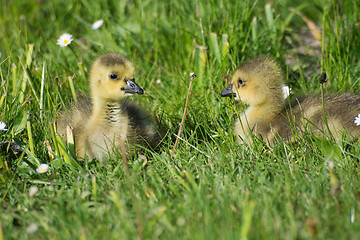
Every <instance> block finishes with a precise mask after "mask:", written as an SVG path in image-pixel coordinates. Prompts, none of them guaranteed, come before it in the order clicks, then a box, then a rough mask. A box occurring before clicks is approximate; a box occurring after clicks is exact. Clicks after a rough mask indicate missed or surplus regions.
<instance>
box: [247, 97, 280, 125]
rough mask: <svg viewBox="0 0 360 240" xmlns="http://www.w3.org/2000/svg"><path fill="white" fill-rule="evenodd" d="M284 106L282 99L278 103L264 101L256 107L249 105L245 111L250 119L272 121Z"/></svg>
mask: <svg viewBox="0 0 360 240" xmlns="http://www.w3.org/2000/svg"><path fill="white" fill-rule="evenodd" d="M283 105H284V101H283V99H281V100H280V101H266V102H263V103H260V104H256V105H250V106H249V108H248V109H247V110H246V115H247V117H248V118H251V119H268V120H270V119H273V118H275V117H276V116H277V115H278V114H279V113H280V112H281V110H282V108H283Z"/></svg>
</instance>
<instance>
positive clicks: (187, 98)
mask: <svg viewBox="0 0 360 240" xmlns="http://www.w3.org/2000/svg"><path fill="white" fill-rule="evenodd" d="M195 78H196V75H195V74H194V73H190V83H189V89H188V93H187V96H186V102H185V108H184V114H183V117H182V119H181V123H180V127H179V131H178V134H177V137H176V140H175V144H174V148H173V150H172V152H171V157H172V156H174V153H175V148H176V145H177V142H178V140H179V138H178V136H179V137H180V134H181V129H182V126H183V125H184V121H185V116H186V110H187V106H188V102H189V96H190V90H191V84H192V81H193V80H194V79H195Z"/></svg>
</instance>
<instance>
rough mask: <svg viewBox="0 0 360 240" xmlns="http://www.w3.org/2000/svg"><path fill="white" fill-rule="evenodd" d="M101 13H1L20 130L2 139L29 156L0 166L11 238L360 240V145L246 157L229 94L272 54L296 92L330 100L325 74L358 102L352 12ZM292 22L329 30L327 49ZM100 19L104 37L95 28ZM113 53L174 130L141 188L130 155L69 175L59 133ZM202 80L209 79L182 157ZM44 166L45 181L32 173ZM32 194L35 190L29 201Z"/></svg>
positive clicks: (0, 114) (83, 4) (358, 11)
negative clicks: (239, 70) (128, 63)
mask: <svg viewBox="0 0 360 240" xmlns="http://www.w3.org/2000/svg"><path fill="white" fill-rule="evenodd" d="M100 2H101V1H58V0H55V1H6V0H0V5H1V6H2V7H1V8H0V39H1V40H0V52H1V57H0V85H1V87H0V97H1V96H3V97H2V98H0V120H1V121H3V122H5V123H6V124H7V128H8V129H9V130H8V131H0V141H1V142H2V141H9V140H11V139H16V141H19V142H21V143H22V144H23V147H24V148H25V149H27V153H28V154H27V156H26V157H24V156H21V157H20V158H12V157H11V156H4V155H1V156H0V166H1V169H0V240H2V239H107V238H110V239H139V238H140V239H141V238H144V239H156V238H161V239H309V238H310V239H311V238H313V239H358V238H359V237H360V219H359V213H360V209H359V206H360V190H359V189H360V179H359V178H360V177H359V176H360V168H359V156H360V143H359V141H358V142H356V143H353V144H352V147H351V148H349V149H346V150H345V147H344V146H340V147H339V146H337V145H336V144H335V143H333V142H331V141H327V140H324V139H320V138H316V137H313V136H311V135H309V136H307V137H306V138H303V135H301V134H300V137H299V138H298V139H297V140H296V142H295V144H289V143H286V142H281V141H280V142H278V143H277V144H275V145H274V146H273V147H272V148H271V149H269V148H268V147H267V146H266V145H265V144H264V143H263V142H262V141H260V140H259V141H256V144H254V146H247V145H244V146H240V145H238V144H237V143H236V139H235V136H234V135H233V133H232V132H231V129H232V125H233V123H234V119H233V116H234V114H235V113H236V112H237V106H236V104H235V103H234V101H233V100H231V99H222V98H220V96H219V95H220V92H221V90H222V89H223V88H225V87H226V86H227V80H226V76H227V74H231V71H233V70H234V69H235V67H236V66H237V65H239V64H240V63H241V62H242V61H244V60H245V59H248V58H251V57H253V56H257V55H261V54H266V55H270V56H273V57H275V58H276V59H277V60H278V61H279V62H280V63H281V64H282V66H283V69H284V72H285V73H286V76H287V78H286V82H287V84H288V85H289V86H290V87H291V88H292V91H293V92H294V93H295V94H298V93H299V94H301V93H308V92H311V93H315V92H316V93H319V92H320V85H319V84H318V83H317V77H318V76H319V74H320V73H321V72H322V71H326V72H327V74H328V78H329V81H328V83H327V85H326V89H325V91H326V92H345V91H347V92H354V93H359V91H360V89H359V88H360V83H359V80H360V78H359V74H360V65H359V56H360V35H359V34H358V32H359V31H358V29H359V24H360V6H359V5H358V3H357V2H356V1H352V0H344V1H343V3H338V1H320V0H317V1H305V2H304V1H297V0H296V1H289V0H281V1H275V2H276V3H273V4H272V5H270V6H267V7H266V6H265V5H266V4H265V2H263V1H256V2H255V1H230V0H210V1H200V0H199V1H150V0H147V1H146V0H144V1H129V0H128V1H127V0H123V1H114V0H108V1H103V2H101V3H100ZM197 2H198V5H197V4H196V3H197ZM294 11H298V12H299V13H300V14H301V15H303V16H305V17H307V18H308V19H309V21H311V22H313V23H315V24H316V26H317V27H318V28H319V30H320V31H321V35H322V39H321V40H320V42H319V43H318V44H317V45H316V41H315V40H314V37H313V36H312V35H311V33H310V32H309V28H308V26H307V25H306V23H305V21H304V19H303V18H302V17H301V16H300V15H299V14H296V13H295V12H294ZM254 17H256V20H254ZM98 19H103V20H104V25H103V26H102V27H101V28H100V29H98V30H95V31H94V30H92V29H91V25H92V23H93V22H95V21H96V20H98ZM65 32H68V33H70V34H72V35H73V38H74V41H73V42H72V43H71V44H70V45H69V46H68V47H65V48H60V47H59V46H58V45H56V40H57V38H58V37H59V36H60V35H61V34H62V33H65ZM212 33H216V36H215V35H214V34H212ZM223 34H227V36H228V37H227V42H228V45H227V44H225V43H224V42H226V36H223ZM222 39H223V40H222ZM31 44H33V45H31ZM311 44H315V45H316V46H315V50H314V49H313V48H312V47H311ZM199 46H204V47H206V51H205V50H204V49H203V48H200V47H199ZM301 48H302V50H301ZM31 50H32V51H31ZM310 50H312V51H310ZM107 52H116V53H120V54H124V55H126V56H128V57H129V58H130V59H132V61H133V62H134V65H135V67H136V76H135V77H136V80H137V82H138V83H139V84H140V85H141V86H142V87H143V88H144V89H145V91H146V95H145V96H134V97H132V100H133V101H135V102H138V103H139V104H142V105H143V106H145V107H147V108H148V110H149V111H156V112H157V115H158V116H159V119H160V120H161V121H162V124H164V126H168V127H169V133H170V134H169V137H168V139H166V143H165V146H164V149H163V150H162V151H160V152H151V151H147V152H146V153H145V156H146V160H144V158H142V157H139V156H134V157H132V158H130V159H129V160H128V161H129V169H130V177H129V176H127V175H126V174H125V172H124V170H123V165H122V160H121V157H119V156H113V157H112V158H111V160H109V162H108V163H106V164H103V163H99V162H91V163H88V164H86V163H80V166H79V167H77V166H76V165H75V164H74V163H73V162H70V164H68V163H66V159H64V158H61V157H59V156H58V155H57V154H56V152H55V145H54V137H53V135H52V133H51V128H50V123H52V122H53V121H54V120H55V119H56V117H57V114H58V112H60V111H61V110H64V109H66V108H67V107H69V106H70V104H71V101H72V96H73V94H72V92H71V87H70V84H69V80H68V77H71V76H74V78H73V82H74V88H75V91H76V93H81V94H85V95H87V94H88V86H87V80H86V79H87V75H88V72H87V71H86V70H88V69H89V67H90V64H91V62H92V61H93V60H94V58H96V57H97V56H98V55H100V54H103V53H107ZM204 54H205V55H204ZM204 56H206V63H204V62H201V59H202V57H204ZM79 63H81V64H79ZM83 69H85V70H83ZM80 70H83V71H84V73H85V76H84V74H79V71H80ZM190 72H195V73H196V74H197V75H198V77H197V78H196V79H195V80H194V82H193V86H192V89H191V95H190V100H189V106H188V109H187V110H188V111H187V116H186V119H185V125H184V127H183V132H182V140H179V143H178V145H177V148H176V151H175V155H174V157H173V158H170V153H171V151H172V149H173V143H174V139H175V136H174V134H177V131H178V128H179V124H180V121H181V118H182V113H183V110H184V105H185V99H186V94H187V90H188V84H189V77H188V75H189V73H190ZM42 76H44V84H43V95H42V94H41V87H42ZM158 79H160V83H156V81H157V80H158ZM40 106H41V107H40ZM349 107H351V106H349ZM27 122H28V124H27ZM304 135H308V133H304ZM44 141H49V143H50V146H51V148H52V150H53V154H55V159H51V158H50V157H49V155H48V150H47V147H46V144H45V143H44ZM24 162H27V163H28V164H29V165H28V166H26V165H24V164H23V163H24ZM329 162H333V163H334V168H333V169H332V168H329ZM39 163H48V164H50V169H49V171H48V172H47V173H45V174H37V173H35V172H34V170H33V169H32V167H34V166H37V165H38V164H39ZM79 169H82V170H79ZM334 178H335V179H337V180H338V182H336V181H335V182H334V181H331V182H330V179H334ZM32 186H36V187H37V188H38V191H37V193H36V194H35V195H32V196H30V195H29V189H30V187H32ZM351 216H352V218H351ZM31 224H36V226H37V230H36V231H35V232H33V231H31V230H30V229H29V226H31Z"/></svg>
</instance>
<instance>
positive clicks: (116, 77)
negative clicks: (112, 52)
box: [109, 73, 118, 80]
mask: <svg viewBox="0 0 360 240" xmlns="http://www.w3.org/2000/svg"><path fill="white" fill-rule="evenodd" d="M109 77H110V78H111V79H112V80H117V79H118V76H117V75H116V74H115V73H111V74H110V75H109Z"/></svg>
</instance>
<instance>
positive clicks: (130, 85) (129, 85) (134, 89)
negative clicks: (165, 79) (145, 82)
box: [122, 79, 144, 95]
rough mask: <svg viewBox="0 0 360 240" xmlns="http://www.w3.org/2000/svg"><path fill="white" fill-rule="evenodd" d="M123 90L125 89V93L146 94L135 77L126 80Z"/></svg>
mask: <svg viewBox="0 0 360 240" xmlns="http://www.w3.org/2000/svg"><path fill="white" fill-rule="evenodd" d="M122 90H124V91H125V93H131V94H140V95H141V94H144V90H143V89H142V88H141V87H140V86H139V85H137V83H136V82H135V79H128V80H126V87H124V88H123V89H122Z"/></svg>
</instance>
